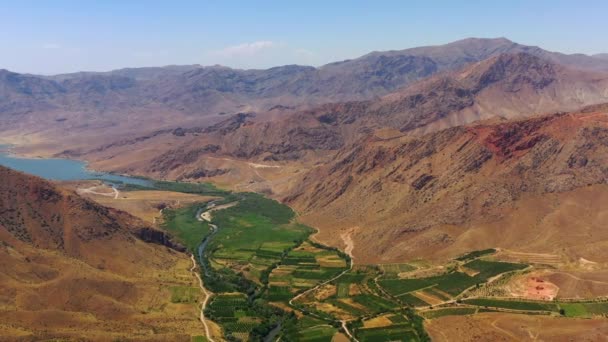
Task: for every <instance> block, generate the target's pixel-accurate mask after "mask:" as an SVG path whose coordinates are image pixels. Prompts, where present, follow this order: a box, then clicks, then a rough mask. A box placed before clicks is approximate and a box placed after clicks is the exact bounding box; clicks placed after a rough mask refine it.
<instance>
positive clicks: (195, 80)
mask: <svg viewBox="0 0 608 342" xmlns="http://www.w3.org/2000/svg"><path fill="white" fill-rule="evenodd" d="M521 52H525V53H528V54H531V55H534V56H537V57H540V58H543V59H544V60H548V61H551V62H553V63H559V64H561V65H566V66H568V67H571V68H580V69H586V70H590V71H591V70H592V71H606V70H608V61H606V60H605V59H602V58H595V57H590V56H585V55H564V54H559V53H553V52H548V51H545V50H542V49H540V48H538V47H529V46H524V45H519V44H516V43H513V42H511V41H509V40H507V39H504V38H499V39H465V40H461V41H457V42H454V43H450V44H446V45H440V46H431V47H421V48H414V49H407V50H401V51H388V52H374V53H370V54H368V55H365V56H362V57H360V58H357V59H353V60H347V61H342V62H337V63H331V64H328V65H325V66H322V67H320V68H313V67H308V66H297V65H287V66H281V67H275V68H270V69H267V70H237V69H231V68H227V67H221V66H212V67H201V66H198V65H188V66H168V67H161V68H130V69H120V70H115V71H111V72H105V73H95V72H82V73H75V74H64V75H57V76H51V77H47V76H45V77H38V76H32V75H22V74H16V73H11V72H8V71H5V70H4V71H2V72H0V127H1V128H0V129H2V131H4V132H5V137H7V138H5V139H7V140H8V139H9V138H10V137H11V136H12V137H14V139H20V140H21V141H19V143H21V144H24V143H29V144H33V143H34V142H35V141H37V140H39V139H44V138H45V137H46V139H47V140H48V138H49V137H51V138H54V139H55V140H61V141H66V143H70V144H78V143H79V141H78V140H79V137H81V136H87V138H88V139H87V140H88V141H98V140H103V139H102V138H103V137H105V140H106V141H107V140H109V139H108V138H110V139H116V138H123V137H126V136H128V135H129V134H133V133H136V134H141V133H142V132H145V133H149V132H152V131H154V130H156V129H159V128H169V127H172V128H176V127H178V126H191V125H196V126H205V125H209V124H212V123H214V122H218V121H220V120H222V115H226V114H228V115H232V114H236V113H249V112H255V113H257V114H258V115H262V114H264V115H270V116H273V117H274V116H276V115H282V114H284V113H292V112H294V111H297V110H298V109H302V108H307V107H311V106H312V107H314V106H317V105H319V104H322V103H328V102H343V101H361V100H371V99H374V98H376V97H377V96H383V95H386V94H389V93H392V92H395V91H397V90H399V89H401V88H403V87H405V86H408V85H410V84H412V83H414V82H416V81H419V80H421V79H424V78H427V77H429V76H432V75H435V74H437V73H441V72H446V71H451V70H456V69H459V68H462V67H464V66H466V65H468V64H471V63H476V62H480V61H483V60H486V59H488V58H491V57H495V56H498V55H500V54H504V53H521ZM101 130H104V134H108V132H107V131H110V133H109V134H111V135H112V136H111V137H107V136H105V135H103V134H100V131H101ZM24 133H30V134H32V135H31V136H29V137H28V139H29V140H26V139H25V138H24V137H23V134H24ZM20 135H21V136H20ZM97 135H102V136H100V137H97ZM32 141H34V142H32Z"/></svg>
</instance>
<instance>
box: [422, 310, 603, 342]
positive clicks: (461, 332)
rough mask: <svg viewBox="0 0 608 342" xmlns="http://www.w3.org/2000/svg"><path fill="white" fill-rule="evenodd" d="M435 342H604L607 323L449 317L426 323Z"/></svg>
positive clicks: (508, 316) (504, 315)
mask: <svg viewBox="0 0 608 342" xmlns="http://www.w3.org/2000/svg"><path fill="white" fill-rule="evenodd" d="M425 327H426V328H427V331H428V332H429V334H430V335H431V338H432V340H433V341H438V342H448V341H449V342H451V341H605V339H606V336H608V321H607V320H606V319H599V318H598V319H571V318H562V317H551V316H529V315H519V314H509V313H482V314H477V315H473V316H446V317H441V318H437V319H433V320H430V321H426V322H425Z"/></svg>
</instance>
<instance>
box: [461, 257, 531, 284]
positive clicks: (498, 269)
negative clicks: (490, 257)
mask: <svg viewBox="0 0 608 342" xmlns="http://www.w3.org/2000/svg"><path fill="white" fill-rule="evenodd" d="M464 267H466V268H468V269H471V270H475V271H479V273H478V274H477V275H475V278H477V279H479V280H487V279H489V278H492V277H494V276H496V275H499V274H501V273H505V272H511V271H517V270H521V269H524V268H526V267H528V265H524V264H514V263H510V262H497V261H486V260H479V259H477V260H473V261H471V262H469V263H466V264H465V265H464Z"/></svg>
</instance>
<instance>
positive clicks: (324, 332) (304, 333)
mask: <svg viewBox="0 0 608 342" xmlns="http://www.w3.org/2000/svg"><path fill="white" fill-rule="evenodd" d="M337 331H338V329H336V328H334V327H332V326H331V325H318V326H315V327H310V328H307V329H303V330H301V331H300V332H298V333H297V335H296V339H295V340H297V341H305V342H327V341H331V339H332V337H333V336H334V335H335V334H336V332H337Z"/></svg>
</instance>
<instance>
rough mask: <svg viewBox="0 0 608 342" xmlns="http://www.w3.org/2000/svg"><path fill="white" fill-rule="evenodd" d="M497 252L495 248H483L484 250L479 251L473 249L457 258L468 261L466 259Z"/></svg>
mask: <svg viewBox="0 0 608 342" xmlns="http://www.w3.org/2000/svg"><path fill="white" fill-rule="evenodd" d="M494 253H496V250H495V249H494V248H489V249H483V250H479V251H472V252H469V253H467V254H465V255H463V256H461V257H458V258H456V260H458V261H466V260H471V259H475V258H479V257H480V256H484V255H488V254H494Z"/></svg>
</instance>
